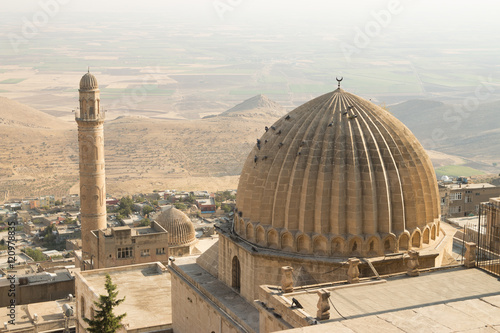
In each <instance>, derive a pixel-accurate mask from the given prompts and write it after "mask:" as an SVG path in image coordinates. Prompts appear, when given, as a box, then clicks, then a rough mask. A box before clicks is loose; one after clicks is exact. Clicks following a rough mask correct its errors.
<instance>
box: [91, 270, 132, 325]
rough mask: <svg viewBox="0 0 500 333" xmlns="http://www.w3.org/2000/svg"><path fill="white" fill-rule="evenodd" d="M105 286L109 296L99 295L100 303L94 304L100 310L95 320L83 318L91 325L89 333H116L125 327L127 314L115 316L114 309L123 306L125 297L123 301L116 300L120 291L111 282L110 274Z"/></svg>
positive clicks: (97, 311)
mask: <svg viewBox="0 0 500 333" xmlns="http://www.w3.org/2000/svg"><path fill="white" fill-rule="evenodd" d="M104 286H105V288H106V292H107V293H108V294H107V295H99V301H95V302H94V305H95V306H96V307H97V308H98V310H96V311H95V313H96V314H95V316H94V319H88V318H83V320H84V321H85V322H86V323H87V324H88V325H89V327H88V328H87V332H96V333H114V332H116V331H117V330H118V329H119V328H120V327H122V326H123V324H122V323H121V321H122V319H123V318H124V317H125V316H126V315H127V314H126V313H124V314H121V315H119V316H115V314H114V313H113V308H114V307H116V306H118V305H119V304H121V303H122V302H123V301H124V300H125V297H123V298H122V299H117V298H116V296H117V295H118V291H116V285H115V284H113V282H112V281H111V276H109V274H106V284H105V285H104Z"/></svg>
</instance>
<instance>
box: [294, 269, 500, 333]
mask: <svg viewBox="0 0 500 333" xmlns="http://www.w3.org/2000/svg"><path fill="white" fill-rule="evenodd" d="M316 289H317V287H316ZM325 289H326V290H328V291H330V293H331V295H330V300H331V304H333V305H334V306H335V307H333V306H332V307H331V309H330V320H327V321H322V322H321V324H319V325H314V326H309V327H305V328H299V329H293V330H288V331H287V332H315V333H316V332H332V331H333V330H335V331H336V332H337V331H338V332H368V331H369V332H371V333H374V332H465V331H467V332H469V331H481V332H498V331H500V283H499V281H498V278H496V277H493V276H491V275H489V274H487V273H485V272H483V271H481V270H479V269H465V268H455V269H448V270H442V271H435V272H431V273H423V274H421V275H420V276H419V277H413V278H410V277H406V276H402V277H397V278H391V279H388V280H387V281H385V282H384V281H381V282H379V283H375V284H363V283H361V284H358V285H349V286H348V287H345V286H344V288H338V287H337V288H335V287H333V288H325ZM285 297H286V298H288V299H289V301H290V303H291V299H292V297H295V298H296V299H297V300H299V302H300V303H301V304H302V306H303V307H304V311H305V312H307V313H308V314H309V315H310V316H311V317H316V311H317V305H316V304H317V302H318V296H317V294H316V292H315V291H313V289H312V288H311V289H307V290H304V291H302V292H300V293H290V294H286V295H285ZM341 315H342V316H343V317H342V316H341ZM344 318H345V319H344Z"/></svg>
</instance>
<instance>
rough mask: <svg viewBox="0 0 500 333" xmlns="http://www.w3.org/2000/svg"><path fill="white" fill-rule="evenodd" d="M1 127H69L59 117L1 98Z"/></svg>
mask: <svg viewBox="0 0 500 333" xmlns="http://www.w3.org/2000/svg"><path fill="white" fill-rule="evenodd" d="M0 125H7V126H9V127H27V128H39V129H51V128H60V127H69V124H68V123H66V122H64V121H62V120H60V119H58V118H57V117H54V116H51V115H49V114H47V113H45V112H42V111H38V110H36V109H34V108H32V107H29V106H27V105H24V104H21V103H19V102H16V101H13V100H11V99H8V98H6V97H1V96H0Z"/></svg>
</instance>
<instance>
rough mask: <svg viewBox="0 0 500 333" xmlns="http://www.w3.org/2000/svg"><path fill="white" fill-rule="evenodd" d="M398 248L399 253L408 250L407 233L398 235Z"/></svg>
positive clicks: (408, 236) (408, 237) (408, 239)
mask: <svg viewBox="0 0 500 333" xmlns="http://www.w3.org/2000/svg"><path fill="white" fill-rule="evenodd" d="M398 248H399V251H408V250H409V249H410V235H409V234H408V233H402V234H401V235H399V240H398Z"/></svg>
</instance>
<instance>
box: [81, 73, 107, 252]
mask: <svg viewBox="0 0 500 333" xmlns="http://www.w3.org/2000/svg"><path fill="white" fill-rule="evenodd" d="M79 92H80V109H79V110H77V112H76V115H75V120H76V122H77V123H78V145H79V148H80V203H81V209H80V213H81V216H80V217H81V222H82V250H83V253H82V258H88V257H89V256H90V253H91V252H93V251H92V248H93V244H92V239H93V238H92V237H91V231H92V230H97V229H105V228H106V180H105V173H104V131H103V124H104V113H103V112H102V110H101V107H100V97H99V86H98V85H97V79H96V78H95V76H94V75H92V74H90V71H89V72H88V73H87V74H85V75H84V76H83V77H82V79H81V80H80V90H79Z"/></svg>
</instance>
